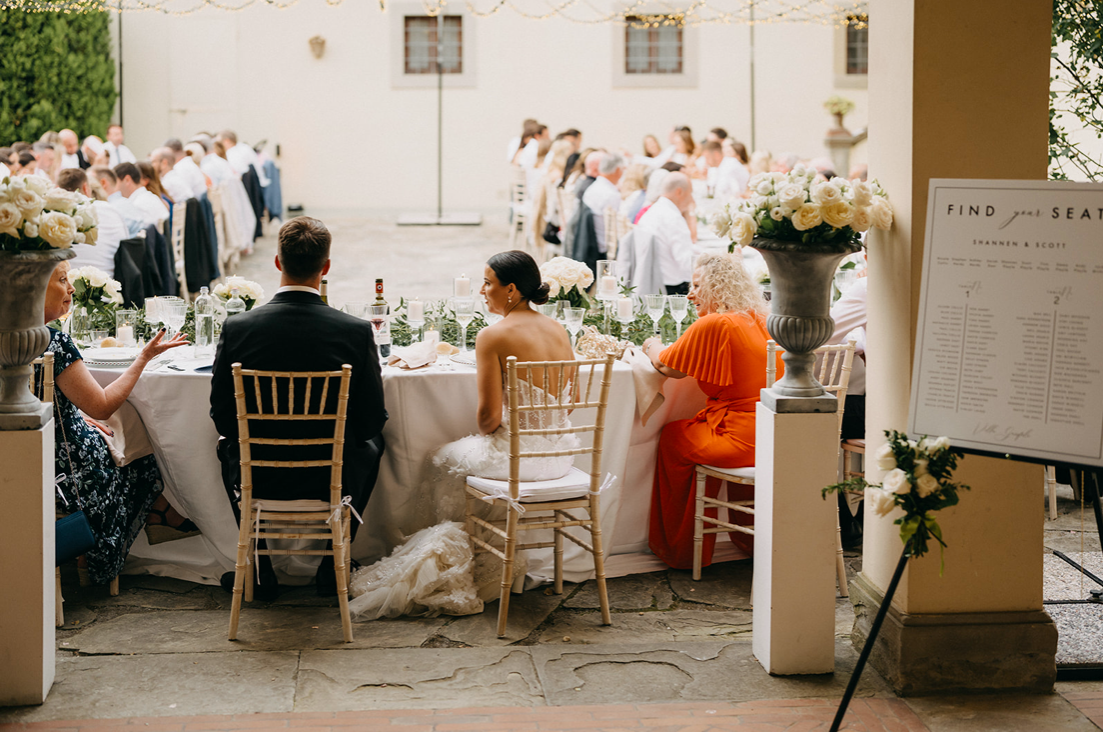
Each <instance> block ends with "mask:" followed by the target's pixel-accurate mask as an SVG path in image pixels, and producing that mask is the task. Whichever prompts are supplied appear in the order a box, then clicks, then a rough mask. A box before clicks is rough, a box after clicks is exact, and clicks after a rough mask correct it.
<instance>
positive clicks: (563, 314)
mask: <svg viewBox="0 0 1103 732" xmlns="http://www.w3.org/2000/svg"><path fill="white" fill-rule="evenodd" d="M570 306H571V301H570V300H556V301H555V319H556V320H558V321H559V324H560V325H562V326H564V327H565V326H566V324H567V308H569V307H570Z"/></svg>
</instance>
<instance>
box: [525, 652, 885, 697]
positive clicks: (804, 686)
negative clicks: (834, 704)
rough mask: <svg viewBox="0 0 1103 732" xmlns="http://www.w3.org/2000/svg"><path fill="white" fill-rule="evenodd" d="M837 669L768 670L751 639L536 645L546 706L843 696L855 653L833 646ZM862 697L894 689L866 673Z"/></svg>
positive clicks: (875, 675) (860, 692) (861, 687)
mask: <svg viewBox="0 0 1103 732" xmlns="http://www.w3.org/2000/svg"><path fill="white" fill-rule="evenodd" d="M835 653H836V657H835V673H834V674H823V675H817V676H799V677H798V676H789V677H780V676H770V675H769V674H767V673H766V672H765V671H764V670H763V669H762V666H761V665H760V664H759V663H758V661H757V660H756V659H755V658H754V655H753V653H752V652H751V644H750V643H749V642H687V643H648V644H639V645H637V644H632V645H603V646H577V645H563V646H559V647H554V646H536V647H534V648H532V654H533V660H534V662H535V663H536V667H537V670H538V671H539V673H540V679H541V683H542V685H543V688H544V695H545V697H546V698H547V700H548V703H550V704H602V703H612V702H634V703H643V702H651V701H692V700H707V699H728V700H736V701H741V700H750V699H766V698H774V699H777V698H802V697H815V696H820V697H833V696H838V697H841V696H842V693H843V690H844V689H845V688H846V684H847V681H848V679H849V677H850V672H851V670H852V669H853V668H854V663H855V661H856V660H857V653H855V652H854V651H853V650H852V649H850V648H849V647H848V646H846V645H844V644H840V643H837V644H836V651H835ZM857 693H858V695H859V696H870V695H873V694H878V695H887V694H890V693H891V692H890V691H889V689H888V687H887V686H886V685H885V683H884V682H883V681H882V680H881V678H880V677H879V676H878V675H877V674H876V673H869V670H868V669H867V673H865V674H863V676H862V680H861V682H860V684H859V686H858V692H857Z"/></svg>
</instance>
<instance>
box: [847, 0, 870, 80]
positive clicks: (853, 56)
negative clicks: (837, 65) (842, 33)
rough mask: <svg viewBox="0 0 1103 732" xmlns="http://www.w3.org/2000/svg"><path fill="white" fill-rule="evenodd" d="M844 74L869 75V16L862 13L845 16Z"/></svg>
mask: <svg viewBox="0 0 1103 732" xmlns="http://www.w3.org/2000/svg"><path fill="white" fill-rule="evenodd" d="M846 73H847V74H848V75H854V74H860V75H865V74H868V73H869V16H868V15H866V14H864V13H863V14H862V15H850V16H847V26H846Z"/></svg>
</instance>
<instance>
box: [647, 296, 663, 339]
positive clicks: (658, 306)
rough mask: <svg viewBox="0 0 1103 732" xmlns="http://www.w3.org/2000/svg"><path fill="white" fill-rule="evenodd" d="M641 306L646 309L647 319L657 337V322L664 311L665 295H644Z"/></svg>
mask: <svg viewBox="0 0 1103 732" xmlns="http://www.w3.org/2000/svg"><path fill="white" fill-rule="evenodd" d="M643 304H644V307H646V308H647V315H648V317H650V318H651V322H652V323H653V324H654V325H655V335H659V321H660V320H661V319H662V317H663V313H664V312H665V311H666V295H644V296H643Z"/></svg>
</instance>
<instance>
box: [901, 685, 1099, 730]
mask: <svg viewBox="0 0 1103 732" xmlns="http://www.w3.org/2000/svg"><path fill="white" fill-rule="evenodd" d="M908 706H909V707H911V708H912V710H913V711H914V712H915V714H916V716H918V717H919V719H921V720H922V721H923V723H924V724H926V725H927V728H928V729H930V730H931V732H992V731H994V730H998V731H999V732H1051V731H1052V732H1056V730H1061V732H1097V730H1098V727H1096V726H1095V725H1094V724H1092V723H1091V722H1090V721H1088V719H1086V718H1085V716H1084V715H1083V714H1082V713H1081V712H1080V711H1078V710H1077V709H1076V707H1075V706H1073V705H1072V704H1071V703H1069V701H1068V700H1066V699H1064V698H1063V697H1061V696H1060V695H1059V694H1050V695H1046V696H1036V695H1012V694H996V695H984V696H940V697H929V698H927V697H923V698H914V699H908Z"/></svg>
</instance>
